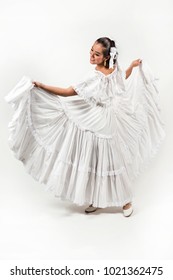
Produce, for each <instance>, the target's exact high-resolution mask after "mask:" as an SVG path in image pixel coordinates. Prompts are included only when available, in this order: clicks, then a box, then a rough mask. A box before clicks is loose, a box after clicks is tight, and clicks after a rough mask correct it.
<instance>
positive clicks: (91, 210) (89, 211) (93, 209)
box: [85, 204, 98, 213]
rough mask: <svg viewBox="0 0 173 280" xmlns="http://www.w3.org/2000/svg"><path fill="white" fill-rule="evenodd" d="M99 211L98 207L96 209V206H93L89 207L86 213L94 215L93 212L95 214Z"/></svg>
mask: <svg viewBox="0 0 173 280" xmlns="http://www.w3.org/2000/svg"><path fill="white" fill-rule="evenodd" d="M97 209H98V208H97V207H94V206H92V204H91V205H90V206H89V207H87V208H86V209H85V213H92V212H95V211H96V210H97Z"/></svg>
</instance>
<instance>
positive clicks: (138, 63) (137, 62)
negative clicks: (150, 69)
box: [131, 59, 142, 67]
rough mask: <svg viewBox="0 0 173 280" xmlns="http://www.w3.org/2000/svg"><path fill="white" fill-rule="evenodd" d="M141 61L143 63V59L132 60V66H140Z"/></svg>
mask: <svg viewBox="0 0 173 280" xmlns="http://www.w3.org/2000/svg"><path fill="white" fill-rule="evenodd" d="M141 63H142V60H141V59H136V60H134V61H132V63H131V67H136V66H139V65H140V64H141Z"/></svg>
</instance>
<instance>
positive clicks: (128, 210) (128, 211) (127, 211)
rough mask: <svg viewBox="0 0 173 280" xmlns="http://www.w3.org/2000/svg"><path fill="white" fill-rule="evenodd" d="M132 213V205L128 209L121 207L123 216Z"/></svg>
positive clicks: (128, 215)
mask: <svg viewBox="0 0 173 280" xmlns="http://www.w3.org/2000/svg"><path fill="white" fill-rule="evenodd" d="M132 213H133V207H132V205H131V206H130V207H129V208H128V209H123V214H124V217H130V216H131V214H132Z"/></svg>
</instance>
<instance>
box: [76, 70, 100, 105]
mask: <svg viewBox="0 0 173 280" xmlns="http://www.w3.org/2000/svg"><path fill="white" fill-rule="evenodd" d="M98 85H99V80H98V79H97V77H96V76H95V75H92V76H90V77H88V78H85V79H84V80H82V81H80V82H79V83H76V84H74V85H72V88H73V89H74V90H75V92H76V93H77V94H78V95H79V96H80V97H82V99H84V100H85V101H86V102H88V103H89V104H91V105H93V106H96V100H97V98H96V96H97V94H98Z"/></svg>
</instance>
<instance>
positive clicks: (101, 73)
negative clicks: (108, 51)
mask: <svg viewBox="0 0 173 280" xmlns="http://www.w3.org/2000/svg"><path fill="white" fill-rule="evenodd" d="M116 70H117V67H116V68H115V69H114V70H113V71H112V72H111V73H110V74H104V73H103V72H102V71H99V70H97V69H95V72H97V73H99V74H100V75H102V76H103V77H110V76H112V75H113V74H114V73H115V72H116Z"/></svg>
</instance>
